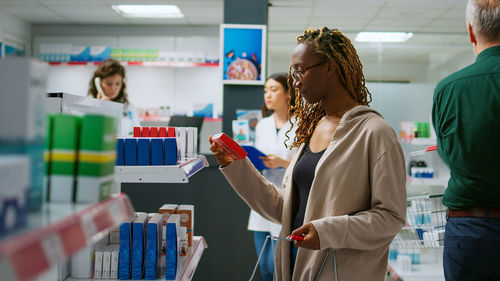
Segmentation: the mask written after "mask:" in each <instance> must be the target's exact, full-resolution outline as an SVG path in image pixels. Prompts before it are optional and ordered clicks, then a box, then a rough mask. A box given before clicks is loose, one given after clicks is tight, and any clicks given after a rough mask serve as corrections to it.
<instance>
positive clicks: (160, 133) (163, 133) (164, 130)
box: [158, 127, 167, 138]
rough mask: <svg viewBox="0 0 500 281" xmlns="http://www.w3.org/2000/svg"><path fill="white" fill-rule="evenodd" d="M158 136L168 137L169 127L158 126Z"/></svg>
mask: <svg viewBox="0 0 500 281" xmlns="http://www.w3.org/2000/svg"><path fill="white" fill-rule="evenodd" d="M158 137H160V138H166V137H167V128H165V127H160V128H158Z"/></svg>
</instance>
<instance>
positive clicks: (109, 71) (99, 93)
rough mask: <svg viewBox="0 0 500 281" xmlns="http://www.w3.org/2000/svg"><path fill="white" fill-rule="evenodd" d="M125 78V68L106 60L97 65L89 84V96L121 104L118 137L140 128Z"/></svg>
mask: <svg viewBox="0 0 500 281" xmlns="http://www.w3.org/2000/svg"><path fill="white" fill-rule="evenodd" d="M125 77H126V76H125V67H123V65H121V64H120V62H119V61H117V60H114V59H107V60H105V61H103V62H102V63H101V64H99V66H98V67H97V69H96V71H94V75H93V76H92V79H90V82H89V91H88V95H89V96H92V97H94V98H96V99H100V100H109V101H114V102H119V103H123V115H122V118H121V120H120V127H119V128H118V136H129V135H132V133H133V129H134V127H135V126H140V122H139V114H138V113H137V110H136V108H135V107H134V106H133V105H132V104H131V103H130V101H129V100H128V97H127V92H126V87H127V86H126V84H125Z"/></svg>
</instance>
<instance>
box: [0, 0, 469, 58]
mask: <svg viewBox="0 0 500 281" xmlns="http://www.w3.org/2000/svg"><path fill="white" fill-rule="evenodd" d="M466 2H467V1H466V0H270V3H271V4H272V5H271V6H270V7H269V23H268V30H269V39H268V40H269V52H270V54H271V55H273V54H274V56H280V55H281V56H289V54H290V52H291V50H292V49H293V47H294V46H295V44H296V41H295V38H296V36H297V35H298V34H300V33H301V32H302V31H303V30H304V29H305V28H307V27H310V26H313V27H320V26H328V27H335V28H338V29H339V30H341V31H342V32H344V33H345V34H346V35H347V36H349V37H350V38H351V39H353V38H354V37H355V35H356V34H357V32H359V31H406V32H413V33H414V34H415V35H414V37H413V38H411V39H410V40H409V41H407V42H405V43H384V44H377V43H355V45H356V48H357V49H358V52H359V54H360V57H361V59H362V61H363V62H364V63H365V62H377V61H378V62H380V61H381V60H383V61H384V62H420V63H423V62H427V63H428V62H429V58H430V57H433V56H436V54H447V56H448V57H453V55H458V54H460V53H463V52H464V51H469V50H470V45H469V44H468V41H467V36H466V30H465V22H464V17H465V6H466ZM115 4H175V5H178V6H179V8H180V9H181V11H182V13H183V14H184V15H185V17H184V18H182V19H137V18H135V19H133V18H123V17H121V16H120V15H118V14H117V13H116V12H115V11H114V10H112V9H111V5H115ZM223 5H224V1H223V0H168V1H165V0H147V1H141V0H0V11H2V12H4V13H7V14H10V15H12V16H15V17H18V18H20V19H22V20H24V21H26V22H29V23H31V24H126V25H141V24H175V25H217V24H220V23H222V22H223V14H224V13H223V9H224V8H223Z"/></svg>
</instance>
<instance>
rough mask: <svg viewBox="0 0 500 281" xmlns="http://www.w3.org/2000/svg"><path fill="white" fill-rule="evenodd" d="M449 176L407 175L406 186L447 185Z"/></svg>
mask: <svg viewBox="0 0 500 281" xmlns="http://www.w3.org/2000/svg"><path fill="white" fill-rule="evenodd" d="M449 179H450V177H449V176H448V177H439V178H415V177H407V178H406V186H407V187H408V186H443V187H447V186H448V181H449Z"/></svg>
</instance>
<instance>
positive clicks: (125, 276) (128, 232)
mask: <svg viewBox="0 0 500 281" xmlns="http://www.w3.org/2000/svg"><path fill="white" fill-rule="evenodd" d="M118 256H119V257H118V279H120V280H130V271H131V267H132V262H131V260H132V223H131V222H124V223H122V224H121V225H120V251H119V252H118Z"/></svg>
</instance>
